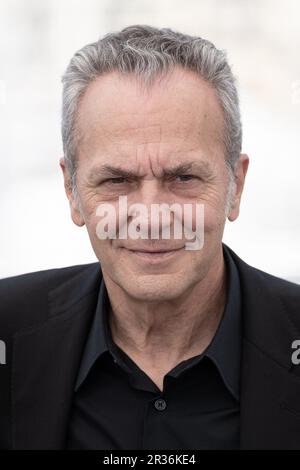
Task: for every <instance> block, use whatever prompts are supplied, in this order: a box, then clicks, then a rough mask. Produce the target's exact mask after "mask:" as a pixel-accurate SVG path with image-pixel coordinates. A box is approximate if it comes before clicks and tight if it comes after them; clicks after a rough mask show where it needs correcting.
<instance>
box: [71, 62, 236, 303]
mask: <svg viewBox="0 0 300 470" xmlns="http://www.w3.org/2000/svg"><path fill="white" fill-rule="evenodd" d="M77 125H78V129H79V136H80V141H79V144H78V154H77V157H78V171H77V193H78V201H77V202H76V201H74V199H73V198H72V195H71V193H70V192H69V194H68V196H69V199H70V202H71V210H72V218H73V221H74V222H75V223H76V224H77V225H83V224H86V227H87V230H88V233H89V237H90V240H91V243H92V246H93V249H94V251H95V254H96V256H97V258H98V259H99V261H100V263H101V266H102V270H103V273H104V276H105V277H106V278H109V280H110V281H111V282H113V283H115V284H117V285H118V286H119V287H120V288H121V289H123V290H124V291H125V292H126V293H127V294H129V295H130V296H132V297H134V298H136V299H140V300H152V301H167V300H171V299H176V298H179V297H180V296H181V295H182V294H184V293H186V292H187V291H188V290H189V289H190V288H192V287H193V286H194V285H195V284H196V283H198V282H199V281H201V279H203V278H204V277H205V276H206V275H207V273H208V272H209V271H210V270H213V269H214V268H216V266H217V264H216V263H217V259H218V260H219V259H220V258H219V255H220V247H221V241H222V236H223V230H224V224H225V220H226V214H225V205H226V197H227V191H228V183H229V177H228V171H227V168H226V165H225V158H224V147H223V144H222V141H221V137H222V132H223V123H222V111H221V108H220V105H219V103H218V101H217V98H216V95H215V92H214V90H213V89H212V88H211V87H210V86H209V85H208V84H207V83H206V82H204V81H203V80H201V79H200V78H199V77H198V76H196V75H195V74H193V73H192V72H187V71H184V70H181V69H176V70H175V72H174V73H173V74H171V75H169V76H168V77H167V79H164V80H162V81H161V82H157V83H156V84H154V86H153V87H152V88H151V90H150V91H148V92H147V93H146V92H145V91H144V92H143V91H141V89H140V88H139V86H138V84H137V82H136V80H135V79H134V78H133V77H132V78H128V77H127V78H125V77H121V76H120V75H119V74H117V73H110V74H107V75H106V76H103V77H99V78H98V79H97V80H95V81H94V82H93V83H91V84H90V85H89V87H88V89H87V91H86V93H85V95H84V96H83V99H82V101H81V103H80V106H79V110H78V120H77ZM180 165H183V166H186V168H183V169H182V170H179V171H178V166H180ZM175 167H177V172H176V173H175V174H173V173H172V172H170V170H174V168H175ZM122 172H124V173H122ZM126 172H127V173H128V175H127V176H126ZM244 173H245V172H244ZM124 174H125V176H124ZM65 178H67V175H66V170H65ZM119 196H127V204H128V206H130V205H131V204H133V203H143V204H145V205H146V206H147V207H148V208H150V206H151V204H160V203H166V204H173V203H179V204H180V205H183V204H187V203H188V204H192V205H193V206H194V207H195V204H196V203H198V204H203V205H204V246H203V248H202V249H200V250H186V249H185V241H186V240H184V239H182V240H178V239H174V237H172V238H171V239H169V240H165V239H161V238H160V239H159V240H151V239H147V240H142V239H139V240H132V239H125V240H120V239H118V237H117V238H116V239H106V240H100V239H99V238H98V236H97V234H96V227H97V224H98V222H99V216H98V215H97V214H96V209H97V207H98V206H99V204H102V203H109V204H112V205H114V206H115V207H116V209H117V208H118V203H119ZM78 202H79V205H78ZM237 205H238V203H237ZM237 213H238V208H237V207H236V209H235V214H232V218H231V220H234V218H235V217H237ZM194 214H195V211H194ZM193 222H195V221H193ZM145 250H146V251H148V250H149V251H160V250H171V251H172V252H171V253H167V254H166V253H165V254H160V255H157V254H147V253H146V254H145V253H141V251H145Z"/></svg>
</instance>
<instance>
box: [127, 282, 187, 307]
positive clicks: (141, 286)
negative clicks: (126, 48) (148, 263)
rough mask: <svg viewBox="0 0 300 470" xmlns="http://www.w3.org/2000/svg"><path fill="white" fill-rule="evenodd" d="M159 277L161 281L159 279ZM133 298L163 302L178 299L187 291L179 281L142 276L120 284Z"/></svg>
mask: <svg viewBox="0 0 300 470" xmlns="http://www.w3.org/2000/svg"><path fill="white" fill-rule="evenodd" d="M158 277H159V278H160V279H158ZM119 285H120V286H121V287H122V288H123V289H124V290H125V291H126V292H127V293H128V294H129V295H130V296H131V297H133V298H135V299H136V300H142V301H144V302H163V301H170V300H173V299H176V298H178V297H179V296H180V295H181V294H182V293H183V292H184V291H185V290H186V289H185V286H183V285H182V283H180V282H179V281H178V283H177V282H176V280H175V279H174V277H173V278H172V281H170V278H169V277H168V276H167V278H166V279H163V276H157V275H156V276H155V277H154V276H141V277H139V278H137V279H136V280H134V279H132V280H131V282H130V283H129V284H128V282H125V283H122V284H121V283H120V284H119Z"/></svg>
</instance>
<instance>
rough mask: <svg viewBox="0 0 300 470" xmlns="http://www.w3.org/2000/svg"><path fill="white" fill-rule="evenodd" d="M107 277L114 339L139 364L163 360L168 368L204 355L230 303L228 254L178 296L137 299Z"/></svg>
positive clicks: (152, 364) (221, 257) (153, 363)
mask: <svg viewBox="0 0 300 470" xmlns="http://www.w3.org/2000/svg"><path fill="white" fill-rule="evenodd" d="M103 277H104V281H105V284H106V287H107V291H108V296H109V298H110V304H111V310H110V312H109V323H110V329H111V333H112V338H113V340H114V342H115V343H116V344H117V345H118V346H119V347H120V348H121V349H123V351H125V352H126V353H127V354H128V355H129V356H130V357H131V358H132V359H133V360H135V361H136V362H138V361H143V363H147V364H148V365H149V367H154V365H155V364H157V363H162V362H164V363H165V365H166V369H168V368H170V367H172V366H173V367H174V366H175V365H176V364H178V363H179V362H181V361H182V360H186V359H188V358H190V357H193V356H195V355H198V354H201V353H202V352H203V351H204V350H205V349H206V347H207V346H208V345H209V344H210V342H211V340H212V338H213V336H214V334H215V332H216V330H217V328H218V325H219V323H220V321H221V318H222V314H223V311H224V307H225V302H226V284H227V276H226V268H225V263H224V258H223V253H222V255H221V256H220V258H219V260H218V262H217V267H216V264H214V265H213V266H212V267H211V269H210V270H209V272H208V273H207V275H206V276H205V278H203V279H202V280H200V281H199V282H198V283H197V284H196V285H194V286H193V287H191V289H190V290H189V291H188V292H185V293H184V295H182V296H181V298H177V299H175V300H173V299H172V300H170V301H169V300H168V301H163V302H155V303H152V302H150V303H149V302H145V301H143V300H137V299H133V298H132V297H130V296H129V295H128V294H127V293H126V292H124V290H122V289H121V288H120V287H119V286H118V285H116V284H115V283H114V282H113V281H112V280H111V279H110V278H109V277H107V276H106V275H105V273H103ZM116 299H118V301H117V302H116Z"/></svg>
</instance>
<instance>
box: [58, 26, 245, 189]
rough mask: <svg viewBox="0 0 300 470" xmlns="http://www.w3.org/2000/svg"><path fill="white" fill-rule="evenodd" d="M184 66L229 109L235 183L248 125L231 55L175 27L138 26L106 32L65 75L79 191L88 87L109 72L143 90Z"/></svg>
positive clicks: (67, 138)
mask: <svg viewBox="0 0 300 470" xmlns="http://www.w3.org/2000/svg"><path fill="white" fill-rule="evenodd" d="M178 65H179V66H181V67H183V68H185V69H188V70H191V71H194V72H196V73H198V74H199V75H200V76H201V78H202V79H204V80H205V81H206V82H208V83H210V84H211V85H212V87H213V88H214V89H215V92H216V95H217V98H218V101H219V104H220V106H221V108H222V111H223V120H224V129H223V135H222V139H223V142H224V149H225V160H226V164H227V167H228V169H229V170H231V171H229V177H230V181H231V182H232V181H233V175H234V168H235V163H236V161H237V159H238V158H239V155H240V151H241V142H242V125H241V119H240V110H239V98H238V93H237V89H236V80H235V77H234V76H233V74H232V71H231V68H230V66H229V64H228V62H227V57H226V53H225V51H223V50H219V49H217V48H216V47H215V46H214V45H213V44H212V43H211V42H209V41H207V40H205V39H202V38H200V37H197V36H189V35H187V34H182V33H179V32H175V31H173V30H171V29H169V28H161V29H158V28H154V27H151V26H147V25H133V26H128V27H126V28H124V29H122V30H121V31H120V32H113V33H109V34H106V35H105V36H104V37H103V38H101V39H99V40H98V41H96V42H94V43H92V44H88V45H86V46H84V47H83V48H82V49H80V50H79V51H77V52H76V53H75V54H74V56H73V57H72V59H71V61H70V63H69V65H68V67H67V69H66V72H65V74H64V75H63V77H62V82H63V105H62V140H63V150H64V156H65V161H66V165H67V168H68V170H69V173H70V177H71V187H72V188H73V189H74V188H75V187H76V168H77V162H76V147H77V144H78V139H77V137H78V131H77V129H76V116H77V109H78V106H79V102H80V99H81V98H82V96H83V95H84V92H85V91H86V89H87V87H88V85H89V84H90V83H91V82H92V81H93V80H95V79H96V78H97V77H99V76H101V75H103V74H104V73H107V72H114V71H117V72H119V73H122V74H126V75H133V76H135V77H136V79H137V80H138V81H139V82H140V84H141V85H142V86H146V87H147V86H151V84H152V83H153V82H154V80H155V79H156V78H158V77H160V76H163V75H166V74H168V73H169V72H171V70H172V69H173V68H174V67H176V66H178ZM231 186H232V185H231Z"/></svg>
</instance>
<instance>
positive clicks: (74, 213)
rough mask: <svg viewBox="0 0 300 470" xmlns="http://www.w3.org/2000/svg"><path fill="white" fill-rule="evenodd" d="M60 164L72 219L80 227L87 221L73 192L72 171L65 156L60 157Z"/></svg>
mask: <svg viewBox="0 0 300 470" xmlns="http://www.w3.org/2000/svg"><path fill="white" fill-rule="evenodd" d="M59 166H60V168H61V169H62V172H63V178H64V186H65V192H66V195H67V198H68V200H69V205H70V211H71V217H72V220H73V222H74V224H76V225H78V227H82V226H83V225H84V223H85V222H84V219H83V217H82V215H81V211H80V208H79V204H78V201H77V198H75V197H74V194H73V191H72V184H71V178H70V173H69V170H68V168H67V166H66V163H65V159H64V158H63V157H62V158H60V160H59Z"/></svg>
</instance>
